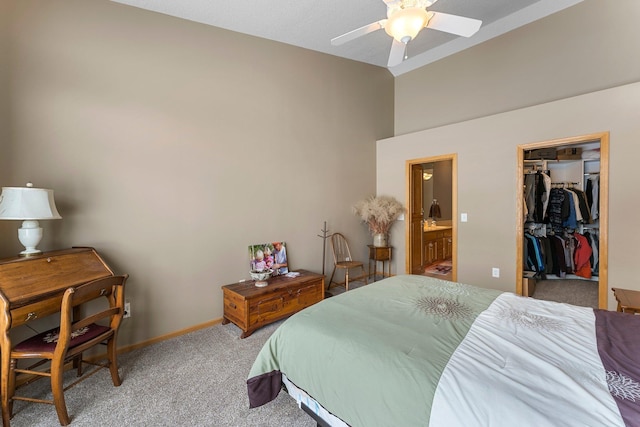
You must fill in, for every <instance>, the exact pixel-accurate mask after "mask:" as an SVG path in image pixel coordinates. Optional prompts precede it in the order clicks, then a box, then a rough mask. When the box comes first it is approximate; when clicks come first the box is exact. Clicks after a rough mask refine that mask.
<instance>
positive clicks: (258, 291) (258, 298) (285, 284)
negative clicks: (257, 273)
mask: <svg viewBox="0 0 640 427" xmlns="http://www.w3.org/2000/svg"><path fill="white" fill-rule="evenodd" d="M298 272H299V273H300V276H298V277H286V276H277V277H272V278H271V279H269V280H268V283H269V284H268V285H267V286H265V287H263V288H259V287H256V286H255V282H254V281H253V280H250V281H246V282H241V283H233V284H230V285H225V286H223V287H222V292H223V297H224V318H223V320H222V323H223V324H226V323H229V322H233V323H234V324H235V325H236V326H238V327H239V328H240V329H242V331H243V332H242V335H241V338H246V337H248V336H249V335H251V334H252V333H253V332H254V331H255V330H256V329H258V328H260V327H262V326H265V325H268V324H270V323H273V322H275V321H277V320H280V319H283V318H285V317H288V316H291V315H292V314H294V313H296V312H298V311H300V310H302V309H303V308H306V307H309V306H310V305H313V304H315V303H317V302H319V301H322V299H323V298H324V276H323V275H321V274H316V273H312V272H310V271H306V270H298Z"/></svg>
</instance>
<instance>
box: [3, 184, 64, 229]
mask: <svg viewBox="0 0 640 427" xmlns="http://www.w3.org/2000/svg"><path fill="white" fill-rule="evenodd" d="M27 185H28V184H27ZM61 218H62V217H61V216H60V214H59V213H58V209H56V203H55V201H54V200H53V190H48V189H46V188H33V187H2V194H0V219H17V220H25V219H31V220H33V219H35V220H40V219H61Z"/></svg>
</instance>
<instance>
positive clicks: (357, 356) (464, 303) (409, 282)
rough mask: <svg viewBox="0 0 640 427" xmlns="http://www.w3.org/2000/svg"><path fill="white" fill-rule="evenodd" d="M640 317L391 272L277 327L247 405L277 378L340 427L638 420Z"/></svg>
mask: <svg viewBox="0 0 640 427" xmlns="http://www.w3.org/2000/svg"><path fill="white" fill-rule="evenodd" d="M638 331H640V316H638V317H636V316H634V315H631V314H622V313H617V312H610V311H606V310H594V309H590V308H586V307H577V306H571V305H568V304H561V303H555V302H549V301H540V300H534V299H532V298H526V297H520V296H517V295H515V294H512V293H509V292H500V291H496V290H490V289H484V288H479V287H475V286H470V285H466V284H462V283H454V282H447V281H443V280H439V279H435V278H430V277H425V276H412V275H404V276H394V277H390V278H387V279H385V280H382V281H379V282H375V283H373V284H370V285H368V286H364V287H362V288H358V289H355V290H352V291H349V292H346V293H344V294H340V295H338V296H335V297H331V298H328V299H325V300H324V301H322V302H320V303H318V304H316V305H314V306H311V307H308V308H306V309H305V310H303V311H301V312H299V313H297V314H295V315H294V316H292V317H290V318H289V319H287V320H286V321H285V322H284V323H283V324H282V325H281V326H280V327H279V328H278V329H277V330H276V331H275V332H274V333H273V335H272V336H271V337H270V338H269V340H268V341H267V342H266V343H265V345H264V347H263V348H262V349H261V351H260V353H259V355H258V357H257V358H256V360H255V362H254V364H253V366H252V368H251V371H250V373H249V377H248V380H247V390H248V395H249V404H250V406H251V407H257V406H261V405H264V404H267V403H268V402H270V401H271V400H273V399H275V397H276V396H277V395H278V393H280V391H281V389H283V388H284V389H286V391H287V392H288V393H289V394H290V395H291V396H293V397H294V398H295V399H296V400H297V401H298V404H299V405H300V406H303V407H305V408H306V410H307V411H308V412H311V413H313V416H314V418H316V419H317V420H319V421H320V423H321V424H323V425H332V426H344V425H349V426H367V427H369V426H436V427H439V426H446V427H450V426H509V427H512V426H514V425H518V426H554V427H557V426H565V425H566V426H625V425H627V426H634V425H640V360H639V359H640V344H638V343H639V342H640V338H638Z"/></svg>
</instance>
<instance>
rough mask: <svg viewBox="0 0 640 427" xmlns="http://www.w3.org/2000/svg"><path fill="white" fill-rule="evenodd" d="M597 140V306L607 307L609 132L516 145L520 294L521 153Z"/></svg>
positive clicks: (518, 277)
mask: <svg viewBox="0 0 640 427" xmlns="http://www.w3.org/2000/svg"><path fill="white" fill-rule="evenodd" d="M598 141H599V142H600V184H599V188H600V207H599V209H598V212H599V220H600V238H599V248H598V263H599V270H598V307H599V308H601V309H605V310H606V309H607V307H608V292H609V245H608V242H609V132H599V133H592V134H588V135H581V136H574V137H569V138H561V139H554V140H550V141H543V142H535V143H531V144H522V145H518V147H517V154H518V155H517V158H518V167H517V171H518V187H517V192H516V194H517V197H516V203H517V205H516V254H517V256H516V293H517V294H518V295H522V293H523V286H522V285H523V280H522V279H523V272H524V265H523V262H524V259H523V258H524V254H523V252H524V248H523V244H524V222H523V221H522V218H523V217H524V205H523V204H524V192H523V191H522V189H523V188H524V152H525V151H527V150H533V149H539V148H551V147H558V146H566V145H578V144H586V143H590V142H591V143H593V142H598Z"/></svg>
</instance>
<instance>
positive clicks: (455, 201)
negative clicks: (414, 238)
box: [405, 153, 458, 282]
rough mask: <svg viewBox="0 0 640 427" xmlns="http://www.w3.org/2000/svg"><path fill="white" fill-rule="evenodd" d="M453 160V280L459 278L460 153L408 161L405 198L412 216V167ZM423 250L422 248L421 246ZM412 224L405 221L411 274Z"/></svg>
mask: <svg viewBox="0 0 640 427" xmlns="http://www.w3.org/2000/svg"><path fill="white" fill-rule="evenodd" d="M447 160H451V240H452V242H453V251H452V254H451V266H452V268H451V280H452V281H454V282H456V281H457V280H458V154H457V153H451V154H442V155H439V156H431V157H422V158H419V159H410V160H407V161H406V166H405V190H406V192H405V200H406V204H405V206H407V209H408V212H407V215H406V217H407V218H411V214H412V212H411V208H412V206H413V203H412V201H413V194H412V191H411V187H412V186H411V179H412V174H411V167H412V166H413V165H416V164H422V163H436V162H441V161H447ZM420 250H422V248H420ZM410 251H411V224H410V221H408V220H407V221H405V273H406V274H411V271H412V267H413V266H412V265H411V252H410Z"/></svg>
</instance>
